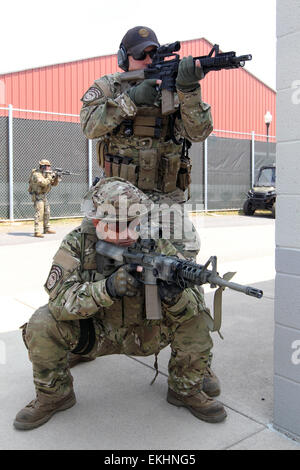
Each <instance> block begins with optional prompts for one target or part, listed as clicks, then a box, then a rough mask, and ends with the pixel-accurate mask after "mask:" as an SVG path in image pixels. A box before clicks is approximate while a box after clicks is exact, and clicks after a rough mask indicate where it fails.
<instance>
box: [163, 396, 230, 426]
mask: <svg viewBox="0 0 300 470" xmlns="http://www.w3.org/2000/svg"><path fill="white" fill-rule="evenodd" d="M167 401H168V402H169V403H171V405H175V406H183V407H185V408H187V409H188V410H189V411H190V412H191V413H192V414H193V415H194V416H196V418H198V419H201V420H202V421H207V422H208V423H219V422H221V421H224V419H225V418H226V416H227V413H226V411H225V408H224V406H223V405H222V403H220V402H218V401H217V400H214V399H213V398H210V397H209V396H207V395H206V393H204V392H202V391H198V392H197V393H196V395H193V396H191V397H186V396H184V395H178V393H175V392H173V390H171V389H170V388H169V390H168V396H167Z"/></svg>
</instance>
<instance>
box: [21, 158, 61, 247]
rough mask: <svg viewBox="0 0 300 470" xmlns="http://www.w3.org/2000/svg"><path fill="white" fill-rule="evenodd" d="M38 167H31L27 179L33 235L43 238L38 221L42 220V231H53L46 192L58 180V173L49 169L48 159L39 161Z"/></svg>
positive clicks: (55, 184) (56, 183)
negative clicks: (32, 208) (31, 206)
mask: <svg viewBox="0 0 300 470" xmlns="http://www.w3.org/2000/svg"><path fill="white" fill-rule="evenodd" d="M39 165H40V167H39V169H38V170H36V169H33V170H32V172H31V176H30V180H29V193H30V194H31V196H32V201H33V202H34V210H35V214H34V236H35V237H38V238H43V237H44V235H42V233H41V231H40V223H41V222H43V228H44V233H55V231H54V230H51V229H50V206H49V202H48V199H47V194H48V193H49V192H50V191H51V188H52V186H57V185H58V183H59V182H60V178H59V176H58V174H56V173H53V172H52V171H51V163H50V162H49V161H48V160H41V161H40V162H39Z"/></svg>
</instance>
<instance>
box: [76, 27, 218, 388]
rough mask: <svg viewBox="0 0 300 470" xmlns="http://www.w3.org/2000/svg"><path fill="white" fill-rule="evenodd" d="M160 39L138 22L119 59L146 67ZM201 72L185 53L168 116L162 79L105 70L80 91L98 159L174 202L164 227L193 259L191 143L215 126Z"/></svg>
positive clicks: (109, 170)
mask: <svg viewBox="0 0 300 470" xmlns="http://www.w3.org/2000/svg"><path fill="white" fill-rule="evenodd" d="M159 46H160V44H159V42H158V39H157V37H156V34H155V33H154V31H152V29H150V28H148V27H145V26H136V27H135V28H132V29H130V30H129V31H127V33H126V34H125V36H124V37H123V39H122V41H121V44H120V48H119V51H118V65H119V67H120V68H121V69H122V70H124V71H126V72H127V71H128V72H130V71H134V70H140V69H145V68H146V67H147V65H149V64H151V62H152V57H153V53H154V52H155V51H156V49H157V48H158V47H159ZM203 76H204V74H203V71H202V68H201V65H200V61H199V60H198V61H196V63H194V61H193V58H192V56H189V57H184V58H183V59H182V60H181V61H180V64H179V69H178V75H177V79H176V93H175V97H174V102H175V112H174V113H173V114H171V115H167V116H163V115H162V110H161V91H160V90H159V86H158V85H159V83H158V82H159V81H157V80H152V79H148V80H143V81H142V82H133V81H130V82H129V81H123V80H122V79H121V74H120V73H114V74H111V75H105V76H103V77H101V78H99V79H98V80H96V81H95V82H94V83H93V85H92V86H91V87H90V88H89V89H88V90H87V92H86V93H85V94H84V95H83V97H82V102H83V106H82V109H81V112H80V119H81V127H82V130H83V132H84V134H85V136H86V137H87V138H88V139H99V141H98V144H97V151H98V161H99V164H100V166H101V167H102V168H103V169H105V173H106V176H108V177H109V176H121V177H122V178H125V179H126V180H127V181H129V182H131V183H133V184H134V185H136V186H137V187H138V188H139V189H141V190H142V191H143V192H144V193H145V194H147V196H148V197H149V198H150V199H152V201H153V202H155V203H157V204H164V205H165V206H169V207H171V206H174V204H176V207H177V210H176V214H178V213H179V217H176V220H175V222H172V221H171V220H170V222H169V227H167V226H166V224H165V222H163V223H164V228H166V229H169V233H170V240H171V241H172V243H173V244H174V245H175V246H176V249H177V250H178V251H180V252H181V253H182V254H183V255H184V256H185V257H192V258H194V259H195V258H196V256H197V254H198V252H199V249H200V240H199V237H198V234H197V232H196V230H195V228H194V226H193V224H192V223H191V221H190V220H189V218H188V216H187V215H186V214H185V212H184V202H185V201H186V198H185V190H186V189H188V187H189V184H190V170H191V165H190V163H189V159H188V158H187V147H189V145H190V142H191V141H193V142H200V141H204V140H205V139H206V138H207V137H208V136H209V134H210V133H211V131H212V130H213V123H212V116H211V111H210V106H209V105H208V104H206V103H204V102H203V101H202V98H201V87H200V84H199V80H201V79H202V78H203ZM178 208H179V209H178ZM178 225H179V226H180V230H178ZM182 227H183V228H184V233H183V230H182ZM179 232H181V236H180V237H179V236H178V233H179ZM164 238H165V237H164ZM206 379H207V381H208V382H209V383H210V384H211V385H212V391H213V393H215V394H216V395H217V394H219V392H220V384H219V382H218V379H217V377H216V376H215V375H213V372H212V371H211V369H210V367H208V369H207V376H206Z"/></svg>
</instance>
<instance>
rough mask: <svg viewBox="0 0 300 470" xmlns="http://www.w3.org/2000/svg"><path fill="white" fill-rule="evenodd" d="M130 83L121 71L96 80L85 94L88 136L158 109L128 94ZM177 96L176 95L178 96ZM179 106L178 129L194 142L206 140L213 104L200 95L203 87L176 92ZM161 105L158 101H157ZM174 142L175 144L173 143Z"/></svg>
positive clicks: (84, 127) (84, 122)
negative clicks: (211, 105)
mask: <svg viewBox="0 0 300 470" xmlns="http://www.w3.org/2000/svg"><path fill="white" fill-rule="evenodd" d="M129 87H130V84H129V83H126V82H121V80H120V73H115V74H112V75H105V76H103V77H102V78H100V79H98V80H96V81H95V82H94V84H93V85H92V86H91V87H90V88H89V90H88V91H87V92H86V93H85V94H84V96H83V97H82V101H83V106H82V109H81V112H80V120H81V127H82V130H83V132H84V134H85V135H86V137H87V138H88V139H96V138H101V137H103V136H106V135H109V138H110V139H113V140H114V137H113V136H112V135H111V132H112V131H113V130H114V129H115V128H116V127H117V126H118V125H119V124H120V123H121V122H122V121H123V120H124V119H126V118H133V117H134V116H136V114H138V113H139V111H140V110H142V113H143V111H147V114H148V113H149V114H151V113H155V112H156V111H157V107H154V106H153V107H151V106H139V107H137V106H136V105H135V104H134V102H133V101H132V100H131V99H130V98H129V95H128V94H127V93H126V90H128V88H129ZM176 98H177V99H176ZM176 101H177V107H180V118H177V119H176V123H175V133H176V134H177V136H178V137H179V136H182V137H186V138H187V139H189V140H191V141H193V142H199V141H203V140H205V139H206V138H207V137H208V135H209V134H210V133H211V131H212V129H213V125H212V116H211V112H210V106H209V105H208V104H206V103H204V102H203V101H202V99H201V87H199V88H197V89H196V90H195V91H192V92H188V93H183V92H182V91H178V92H177V96H175V102H176ZM158 105H159V103H158ZM174 145H175V144H174Z"/></svg>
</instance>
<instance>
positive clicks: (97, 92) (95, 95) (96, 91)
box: [81, 86, 104, 103]
mask: <svg viewBox="0 0 300 470" xmlns="http://www.w3.org/2000/svg"><path fill="white" fill-rule="evenodd" d="M103 96H104V93H103V91H102V90H101V89H100V88H97V87H95V86H91V88H89V89H88V91H87V92H86V93H85V94H84V95H83V97H82V98H81V101H83V102H84V103H91V102H92V101H95V100H99V99H100V98H103Z"/></svg>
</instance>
